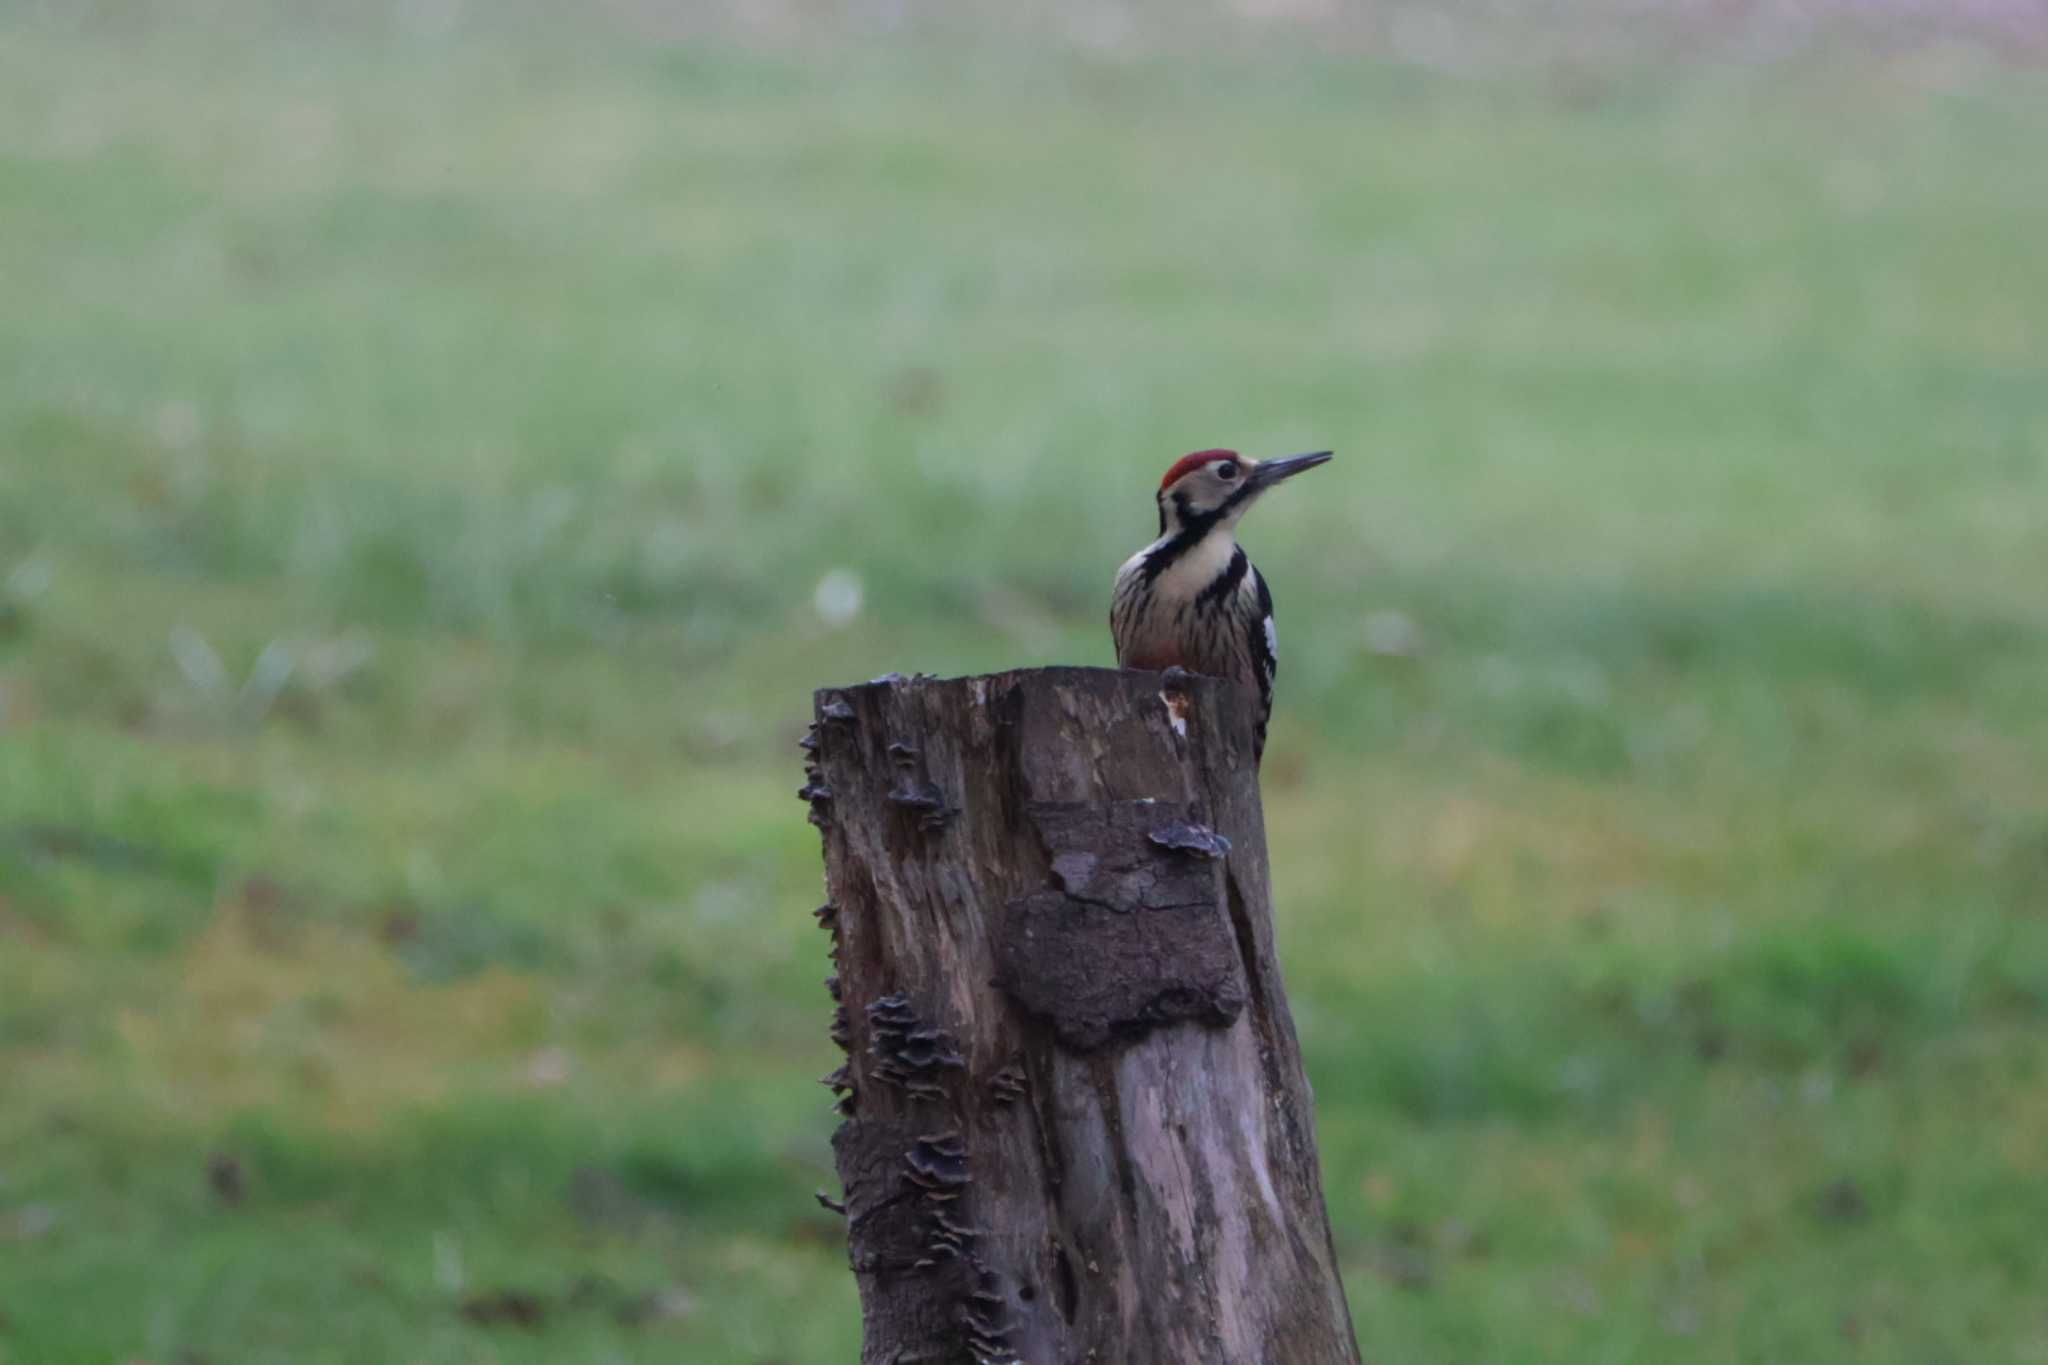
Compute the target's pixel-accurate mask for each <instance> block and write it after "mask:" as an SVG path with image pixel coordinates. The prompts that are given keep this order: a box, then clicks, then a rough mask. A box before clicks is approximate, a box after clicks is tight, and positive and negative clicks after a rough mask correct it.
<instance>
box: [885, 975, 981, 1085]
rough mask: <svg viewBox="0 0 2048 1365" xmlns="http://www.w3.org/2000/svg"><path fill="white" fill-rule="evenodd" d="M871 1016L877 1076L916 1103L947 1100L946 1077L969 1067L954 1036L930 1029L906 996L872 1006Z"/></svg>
mask: <svg viewBox="0 0 2048 1365" xmlns="http://www.w3.org/2000/svg"><path fill="white" fill-rule="evenodd" d="M867 1015H868V1034H869V1042H868V1051H869V1052H870V1053H871V1054H872V1055H873V1056H874V1058H875V1063H876V1065H875V1073H874V1074H875V1075H876V1076H878V1077H880V1078H881V1079H882V1080H883V1081H885V1082H887V1083H888V1084H890V1085H893V1086H895V1087H896V1088H897V1089H899V1090H901V1091H903V1092H904V1093H905V1094H906V1095H909V1096H911V1097H912V1098H914V1099H925V1100H942V1099H944V1098H945V1097H946V1090H945V1086H944V1085H943V1084H942V1076H943V1073H945V1072H947V1071H958V1070H961V1069H962V1068H964V1067H965V1066H966V1065H967V1061H966V1059H965V1058H964V1057H962V1056H961V1055H960V1048H959V1046H958V1045H957V1044H956V1043H955V1042H954V1041H953V1037H952V1035H951V1034H949V1033H947V1032H946V1031H945V1030H944V1029H939V1028H928V1027H926V1026H925V1025H924V1022H923V1021H922V1020H921V1019H919V1018H918V1014H917V1011H916V1010H915V1009H914V1008H912V1006H911V1004H910V998H909V997H908V996H905V995H902V994H896V995H885V996H883V997H882V998H881V999H880V1000H877V1001H875V1002H874V1003H873V1004H872V1005H869V1006H868V1009H867Z"/></svg>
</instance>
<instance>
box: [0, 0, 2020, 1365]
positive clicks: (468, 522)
mask: <svg viewBox="0 0 2048 1365" xmlns="http://www.w3.org/2000/svg"><path fill="white" fill-rule="evenodd" d="M196 12H197V11H195V13H196ZM364 12H365V13H369V12H372V11H371V9H366V10H365V11H364ZM392 12H393V13H397V12H398V11H392ZM425 12H427V11H425V10H423V11H422V13H425ZM211 13H212V15H213V19H212V22H210V23H194V24H189V25H178V24H167V23H162V22H156V21H152V20H151V19H150V18H149V17H147V16H144V15H142V14H140V13H132V12H129V11H126V10H123V9H121V8H119V7H106V8H101V9H89V10H83V11H80V12H78V13H76V14H57V13H55V12H53V11H51V10H48V9H35V8H33V7H24V8H21V9H18V10H10V11H8V12H6V14H5V17H4V20H0V277H4V279H5V281H6V289H7V293H8V306H7V307H6V308H5V309H4V310H0V584H4V588H0V1092H4V1095H5V1102H4V1103H0V1360H4V1361H7V1362H9V1363H10V1365H13V1363H14V1362H42V1361H72V1360H101V1359H126V1358H144V1357H146V1358H149V1359H154V1360H159V1361H166V1362H168V1361H180V1360H182V1361H198V1360H208V1361H217V1362H219V1361H230V1360H232V1361H282V1360H291V1361H295V1362H298V1361H321V1360H333V1361H344V1360H348V1361H353V1360H365V1359H390V1360H400V1359H403V1360H417V1361H475V1360H503V1361H519V1360H565V1359H574V1360H584V1359H588V1360H654V1359H689V1360H692V1361H704V1362H747V1363H748V1365H762V1363H763V1362H768V1361H782V1362H796V1361H805V1362H810V1361H816V1362H825V1361H837V1360H844V1359H848V1358H850V1356H851V1354H852V1353H853V1349H854V1342H855V1341H856V1340H857V1326H858V1317H857V1307H856V1304H855V1299H854V1294H853V1289H852V1283H851V1278H850V1276H849V1275H848V1274H847V1272H846V1270H845V1268H844V1262H843V1251H842V1250H841V1248H840V1246H839V1243H838V1236H839V1231H838V1227H837V1225H836V1224H835V1223H834V1221H833V1220H831V1219H829V1218H828V1217H826V1216H825V1215H824V1214H823V1213H821V1212H820V1211H818V1210H817V1209H815V1207H814V1206H812V1204H811V1201H810V1191H811V1190H812V1189H813V1188H816V1187H819V1186H826V1185H829V1184H830V1183H831V1175H830V1170H829V1154H828V1150H827V1148H826V1145H825V1138H826V1135H827V1133H828V1132H829V1127H830V1123H829V1118H828V1115H827V1113H826V1096H825V1094H824V1092H823V1091H821V1090H818V1089H817V1088H816V1087H815V1086H814V1085H813V1084H812V1083H811V1080H810V1078H811V1077H813V1076H815V1075H818V1074H822V1073H823V1072H824V1071H825V1070H827V1069H829V1067H830V1065H831V1060H830V1049H829V1045H828V1044H827V1043H826V1040H825V1038H824V1023H825V1016H826V1010H825V1002H824V996H823V992H822V990H821V989H820V987H819V978H820V977H821V976H822V974H823V970H824V968H823V958H822V948H823V945H822V942H821V941H820V940H819V939H818V936H817V935H816V933H815V931H814V930H813V929H812V928H811V925H810V921H809V918H808V916H807V915H806V913H805V912H806V911H807V910H808V909H809V908H810V906H811V905H812V904H814V903H815V900H816V898H817V896H818V871H817V868H818V864H817V854H816V847H815V841H814V838H813V837H812V831H811V830H810V829H809V828H808V827H807V826H806V825H805V824H804V823H803V822H802V819H801V809H800V807H799V806H798V805H797V804H796V803H795V802H794V801H793V800H791V799H790V792H791V791H792V790H793V788H794V786H795V784H796V781H797V763H796V755H795V750H794V749H793V747H791V745H792V742H793V740H794V739H795V737H796V735H797V734H798V733H799V731H800V729H801V726H802V724H803V721H804V719H805V717H806V714H807V709H808V693H809V690H810V688H812V687H813V686H815V685H819V684H823V683H828V682H834V681H845V680H848V679H854V678H863V677H867V676H871V675H873V674H877V673H881V672H883V671H886V670H891V669H895V670H901V671H905V672H908V671H910V670H912V669H924V670H928V671H934V672H945V673H951V672H964V671H973V670H979V669H985V668H994V667H1005V666H1013V665H1021V664H1029V663H1040V662H1055V661H1057V662H1079V663H1104V662H1107V661H1108V648H1107V641H1106V635H1105V631H1104V629H1103V624H1102V616H1103V610H1104V600H1105V592H1106V583H1107V578H1108V575H1109V573H1110V571H1111V570H1112V569H1113V567H1114V565H1115V564H1116V563H1117V562H1119V560H1120V559H1121V558H1122V557H1123V556H1124V555H1125V554H1126V553H1128V552H1129V550H1130V549H1132V548H1134V547H1135V546H1136V544H1138V543H1139V542H1140V541H1142V540H1143V539H1144V538H1145V537H1146V536H1147V534H1148V533H1149V523H1150V513H1149V508H1148V506H1147V490H1148V489H1149V487H1150V480H1151V479H1152V478H1153V477H1155V476H1156V470H1157V468H1158V467H1159V466H1160V465H1161V464H1162V462H1163V461H1165V460H1166V459H1168V458H1170V457H1171V456H1172V455H1174V454H1176V453H1178V452H1179V451H1182V450H1185V449H1188V448H1192V447H1195V446H1202V445H1210V444H1215V443H1219V442H1221V443H1226V444H1232V445H1237V446H1241V447H1243V448H1245V449H1248V450H1252V451H1255V452H1265V453H1270V452H1276V451H1283V450H1291V449H1297V448H1309V447H1310V446H1320V445H1333V446H1335V447H1337V448H1338V450H1339V451H1340V462H1339V463H1338V464H1337V465H1335V466H1333V467H1332V468H1331V469H1330V470H1329V471H1326V472H1325V473H1323V474H1321V475H1319V476H1318V480H1319V484H1318V487H1317V489H1316V491H1315V494H1314V496H1301V497H1290V498H1286V499H1276V500H1274V502H1273V503H1272V504H1271V505H1270V506H1267V507H1262V508H1261V510H1260V512H1259V515H1258V517H1257V519H1256V521H1255V522H1254V523H1253V524H1252V525H1251V526H1250V527H1249V528H1248V531H1247V539H1248V540H1249V541H1250V543H1251V544H1252V546H1253V548H1254V550H1255V551H1256V552H1257V554H1258V557H1259V560H1260V562H1261V564H1262V565H1263V566H1264V567H1265V568H1266V569H1267V570H1268V572H1269V575H1270V576H1271V578H1272V579H1273V580H1274V582H1275V585H1276V592H1277V594H1278V596H1279V599H1280V613H1281V632H1282V641H1283V655H1284V661H1285V673H1284V675H1283V680H1282V694H1281V703H1280V714H1279V716H1278V717H1277V720H1276V731H1275V740H1274V747H1273V750H1272V752H1271V753H1270V755H1269V759H1268V764H1267V774H1266V781H1267V795H1268V814H1269V821H1270V823H1271V835H1272V841H1273V847H1274V852H1275V866H1276V880H1277V883H1278V886H1277V890H1278V893H1279V900H1280V913H1281V917H1282V920H1281V925H1280V941H1281V946H1282V950H1283V955H1284V957H1285V959H1286V966H1287V970H1288V974H1289V988H1290V996H1291V999H1292V1001H1293V1004H1294V1008H1295V1010H1296V1014H1297V1021H1298V1023H1299V1025H1300V1028H1301V1032H1302V1037H1303V1042H1304V1046H1305V1048H1306V1050H1307V1055H1308V1063H1309V1068H1310V1072H1311V1075H1312V1077H1313V1080H1314V1083H1315V1086H1316V1093H1317V1097H1318V1105H1319V1120H1320V1125H1321V1133H1322V1141H1323V1149H1324V1158H1325V1163H1326V1169H1325V1181H1326V1186H1327V1189H1328V1193H1329V1198H1330V1204H1331V1212H1332V1216H1333V1220H1334V1222H1335V1224H1336V1230H1337V1237H1338V1244H1339V1249H1340V1253H1341V1255H1342V1258H1343V1261H1344V1265H1345V1268H1346V1275H1347V1283H1348V1287H1349V1290H1350V1294H1351V1299H1352V1306H1353V1311H1354V1314H1355V1316H1356V1318H1357V1321H1358V1325H1359V1329H1360V1333H1361V1337H1362V1338H1363V1340H1364V1342H1365V1344H1366V1346H1367V1349H1368V1352H1369V1354H1371V1355H1373V1356H1375V1357H1378V1358H1383V1359H1389V1360H1440V1361H1452V1360H1469V1359H1483V1360H1489V1361H1518V1360H1530V1361H1535V1360H1572V1361H1587V1360H1602V1359H1626V1360H1639V1359H1645V1358H1653V1359H1660V1360H1670V1361H1695V1360H1696V1361H1721V1360H1738V1359H1740V1360H1752V1359H1753V1360H1785V1359H1800V1360H1824V1359H1825V1360H1833V1359H1841V1360H1851V1359H1853V1360H1876V1361H1914V1362H1924V1361H1930V1360H1964V1359H1967V1360H1972V1361H1975V1360H2041V1359H2048V1302H2044V1300H2043V1298H2042V1296H2041V1284H2042V1283H2043V1280H2044V1275H2048V1265H2044V1262H2043V1256H2042V1253H2041V1252H2040V1250H2039V1229H2040V1227H2041V1226H2042V1225H2043V1222H2044V1219H2048V1156H2044V1153H2048V1103H2044V1101H2043V1098H2042V1097H2043V1095H2044V1094H2048V1088H2044V1086H2043V1084H2042V1082H2043V1079H2044V1071H2048V1041H2044V1035H2043V1028H2044V1023H2048V917H2044V911H2048V778H2044V776H2043V774H2044V772H2048V607H2044V594H2043V585H2044V584H2048V373H2044V368H2048V366H2044V358H2048V335H2044V332H2048V323H2044V319H2048V256H2044V254H2043V253H2042V252H2041V250H2040V247H2039V244H2040V242H2041V241H2043V240H2044V239H2048V163H2044V162H2043V161H2042V160H2041V158H2040V157H2039V156H2038V147H2037V144H2038V137H2039V130H2040V129H2041V127H2042V126H2044V116H2048V86H2044V84H2043V82H2042V80H2041V78H2040V76H2039V75H2038V73H2035V72H2033V71H2030V70H2026V69H2021V68H2008V67H1999V66H1995V65H1991V64H1988V63H1983V62H1979V61H1975V60H1965V59H1964V58H1961V57H1958V55H1957V54H1956V53H1955V52H1954V51H1950V50H1947V49H1942V50H1937V51H1931V52H1930V51H1926V50H1922V49H1918V48H1912V49H1907V50H1904V51H1899V52H1882V51H1877V52H1859V53H1853V54H1838V55H1835V56H1832V57H1831V56H1828V55H1826V54H1824V53H1823V54H1810V55H1808V56H1807V57H1804V58H1801V59H1799V60H1797V61H1795V62H1788V63H1785V64H1782V65H1775V66H1763V67H1753V66H1736V65H1720V64H1714V63H1706V64H1700V65H1688V66H1684V67H1682V68H1680V69H1676V70H1674V69H1670V68H1667V67H1660V66H1656V65H1645V66H1642V67H1631V66H1628V65H1622V66H1619V67H1616V68H1612V69H1608V68H1602V69H1600V70H1598V71H1594V72H1587V71H1572V72H1567V73H1564V75H1562V76H1560V75H1558V74H1557V73H1555V72H1550V71H1547V70H1532V71H1523V72H1515V73H1509V74H1507V75H1504V76H1501V77H1499V78H1498V79H1489V80H1473V79H1465V78H1461V77H1459V76H1456V75H1451V74H1444V73H1441V72H1439V73H1431V72H1428V71H1425V70H1420V69H1417V68H1415V67H1413V66H1408V65H1401V64H1398V63H1393V62H1389V61H1385V60H1379V59H1369V58H1361V57H1356V56H1344V55H1341V54H1339V53H1336V52H1333V51H1318V50H1316V44H1314V43H1313V42H1310V41H1307V40H1305V39H1294V40H1286V39H1277V40H1273V41H1268V42H1261V43H1256V44H1248V45H1245V46H1244V47H1242V48H1241V49H1240V50H1237V51H1231V50H1229V48H1228V46H1227V45H1216V46H1209V47H1200V46H1196V47H1194V48H1193V49H1191V50H1188V51H1181V52H1177V53H1174V54H1172V55H1170V56H1168V55H1160V54H1156V53H1155V54H1149V55H1140V56H1136V57H1119V56H1116V55H1115V54H1105V53H1102V52H1091V51H1089V50H1071V49H1067V50H1062V49H1056V48H1042V47H1041V48H1034V49H1031V50H1025V49H1024V48H1022V47H1010V46H1005V45H1003V44H989V45H981V46H974V45H968V46H965V47H963V46H959V45H957V44H956V43H955V42H954V40H952V39H948V38H946V37H945V36H944V35H941V36H940V37H937V38H932V39H930V40H929V41H926V40H923V39H920V40H918V41H902V42H893V43H878V42H865V43H863V42H853V43H845V44H838V45H827V44H806V43H802V42H796V43H786V44H762V43H758V42H747V41H741V40H738V39H730V38H728V39H721V40H719V41H715V42H713V41H693V42H687V43H686V42H677V41H660V40H655V39H652V38H649V37H648V36H647V35H646V34H645V33H644V32H640V31H637V30H635V29H634V28H633V27H632V26H630V25H626V26H607V25H602V24H600V25H593V26H590V27H588V28H586V29H584V30H583V31H580V32H577V33H574V34H571V33H568V32H565V31H563V30H560V29H557V28H553V27H549V26H547V25H544V24H540V23H539V22H538V21H533V22H532V23H530V24H528V25H522V24H521V23H519V22H514V21H513V20H510V19H506V20H503V21H500V22H492V21H489V20H486V19H474V20H462V19H460V17H459V14H458V12H457V11H454V10H451V11H449V13H450V14H451V15H456V16H457V19H456V20H454V21H451V22H452V23H453V26H452V27H450V28H447V29H446V30H445V31H444V30H441V29H433V28H431V26H430V29H431V31H406V32H400V33H394V32H391V31H386V30H385V29H382V28H380V27H378V26H377V25H375V24H371V23H368V22H367V21H364V22H355V23H352V22H351V21H350V19H349V17H348V16H345V15H342V14H339V13H338V12H337V13H335V14H328V13H326V12H325V11H317V16H318V22H315V19H314V18H312V17H309V16H313V15H315V14H316V11H314V10H307V9H304V8H303V7H301V8H296V9H292V10H289V11H280V13H282V14H286V15H287V16H288V17H286V18H278V17H275V16H265V15H258V14H254V13H251V12H247V11H244V10H241V9H238V8H236V7H233V6H216V7H214V9H213V10H212V11H211ZM956 37H957V35H956ZM834 571H841V572H843V573H850V574H852V575H854V577H855V578H856V579H857V581H858V583H859V585H860V587H861V590H862V594H861V605H860V608H859V611H858V614H857V615H856V617H855V618H854V619H853V620H852V621H851V622H850V623H841V624H834V623H832V622H829V621H828V620H826V619H825V618H824V617H823V616H821V614H820V612H819V610H818V606H817V603H816V601H815V596H816V590H817V587H818V585H819V583H820V581H821V579H822V578H823V577H824V576H825V575H827V574H829V573H832V572H834ZM209 1171H211V1172H212V1174H211V1175H209ZM506 1295H511V1296H513V1297H511V1298H507V1297H505V1296H506ZM521 1295H524V1296H527V1297H525V1298H520V1297H518V1296H521ZM494 1296H495V1297H494Z"/></svg>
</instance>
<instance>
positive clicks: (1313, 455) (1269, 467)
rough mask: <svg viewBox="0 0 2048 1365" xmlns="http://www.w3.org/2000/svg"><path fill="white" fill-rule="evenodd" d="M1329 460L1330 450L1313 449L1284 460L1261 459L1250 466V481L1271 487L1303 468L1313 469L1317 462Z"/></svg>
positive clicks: (1264, 486) (1323, 462) (1262, 486)
mask: <svg viewBox="0 0 2048 1365" xmlns="http://www.w3.org/2000/svg"><path fill="white" fill-rule="evenodd" d="M1329 462H1330V452H1329V451H1327V450H1315V451H1311V452H1309V453H1308V454H1306V455H1289V456H1288V457H1287V458H1286V459H1284V460H1261V461H1259V462H1258V464H1257V465H1255V466H1253V468H1252V482H1253V483H1255V484H1257V485H1258V486H1259V487H1261V488H1271V487H1272V486H1273V485H1274V484H1276V483H1279V482H1280V481H1281V480H1283V479H1291V478H1293V477H1294V476H1295V475H1296V474H1299V473H1301V472H1302V471H1303V470H1304V469H1314V468H1315V467H1316V466H1317V465H1319V464H1328V463H1329Z"/></svg>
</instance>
